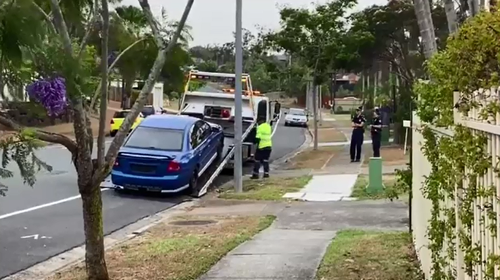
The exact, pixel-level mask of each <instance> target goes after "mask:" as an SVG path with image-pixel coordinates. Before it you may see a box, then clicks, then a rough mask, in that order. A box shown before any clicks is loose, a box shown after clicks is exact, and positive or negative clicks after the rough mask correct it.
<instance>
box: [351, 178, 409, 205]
mask: <svg viewBox="0 0 500 280" xmlns="http://www.w3.org/2000/svg"><path fill="white" fill-rule="evenodd" d="M382 181H383V183H384V186H385V189H384V190H383V191H382V192H380V193H377V194H372V193H369V192H368V191H367V189H366V186H367V185H368V175H359V176H358V180H357V181H356V184H354V187H353V189H352V193H351V197H355V198H358V199H360V200H363V199H385V198H389V199H391V200H392V199H398V200H405V201H407V200H408V193H407V192H406V191H404V190H402V188H401V186H400V185H398V183H397V179H396V176H394V175H383V176H382Z"/></svg>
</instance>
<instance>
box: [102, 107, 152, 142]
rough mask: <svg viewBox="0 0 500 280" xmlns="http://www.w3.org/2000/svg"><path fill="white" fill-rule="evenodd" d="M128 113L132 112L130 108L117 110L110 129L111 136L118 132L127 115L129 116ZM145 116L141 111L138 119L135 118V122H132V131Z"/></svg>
mask: <svg viewBox="0 0 500 280" xmlns="http://www.w3.org/2000/svg"><path fill="white" fill-rule="evenodd" d="M128 113H130V110H120V111H116V112H115V113H114V114H113V118H112V119H111V123H110V129H109V135H110V136H111V137H115V135H116V133H117V132H118V130H119V129H120V126H122V124H123V121H124V120H125V117H126V116H127V114H128ZM143 118H144V116H143V115H142V113H139V116H138V117H137V119H135V122H134V123H133V124H132V128H130V131H132V130H133V129H134V128H136V127H137V125H139V124H140V123H141V121H142V119H143Z"/></svg>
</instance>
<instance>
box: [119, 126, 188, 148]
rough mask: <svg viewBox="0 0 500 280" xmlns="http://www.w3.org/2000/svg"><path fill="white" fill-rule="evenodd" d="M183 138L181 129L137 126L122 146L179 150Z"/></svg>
mask: <svg viewBox="0 0 500 280" xmlns="http://www.w3.org/2000/svg"><path fill="white" fill-rule="evenodd" d="M183 140H184V131H183V130H179V129H165V128H154V127H144V126H139V127H137V128H136V129H135V130H134V131H133V132H132V134H131V135H130V137H129V138H128V139H127V142H126V143H125V145H124V146H125V147H128V148H139V149H155V150H165V151H181V150H182V143H183Z"/></svg>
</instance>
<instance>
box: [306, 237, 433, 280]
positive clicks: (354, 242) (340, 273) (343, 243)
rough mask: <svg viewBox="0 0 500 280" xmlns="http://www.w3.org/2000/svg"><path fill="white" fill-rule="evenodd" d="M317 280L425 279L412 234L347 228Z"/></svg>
mask: <svg viewBox="0 0 500 280" xmlns="http://www.w3.org/2000/svg"><path fill="white" fill-rule="evenodd" d="M316 279H318V280H359V279H366V280H368V279H369V280H423V279H424V275H423V273H422V272H421V270H420V269H419V262H418V260H417V257H416V253H415V249H414V247H413V243H412V239H411V235H410V234H408V233H406V232H369V231H359V230H345V231H341V232H339V233H337V236H336V237H335V239H334V241H333V242H332V243H331V244H330V246H329V247H328V249H327V252H326V254H325V256H324V257H323V261H322V263H321V265H320V267H319V270H318V273H317V277H316Z"/></svg>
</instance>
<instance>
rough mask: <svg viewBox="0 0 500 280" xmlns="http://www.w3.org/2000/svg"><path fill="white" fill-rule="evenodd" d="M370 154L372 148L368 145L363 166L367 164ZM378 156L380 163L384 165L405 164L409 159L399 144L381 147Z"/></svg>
mask: <svg viewBox="0 0 500 280" xmlns="http://www.w3.org/2000/svg"><path fill="white" fill-rule="evenodd" d="M372 156H373V149H372V147H371V145H370V147H369V148H368V149H366V153H365V162H364V164H363V165H364V166H368V163H369V161H370V157H372ZM380 156H381V157H382V164H383V165H385V166H394V165H405V164H407V163H408V161H409V159H410V154H409V153H406V155H405V154H404V149H403V147H400V146H391V147H382V148H381V149H380Z"/></svg>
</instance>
